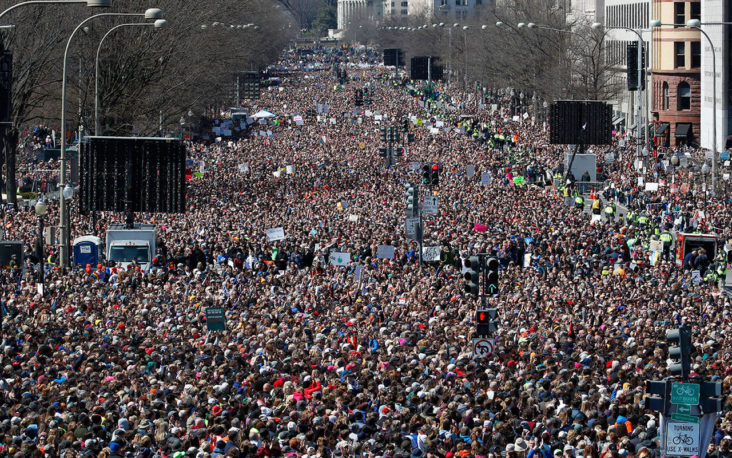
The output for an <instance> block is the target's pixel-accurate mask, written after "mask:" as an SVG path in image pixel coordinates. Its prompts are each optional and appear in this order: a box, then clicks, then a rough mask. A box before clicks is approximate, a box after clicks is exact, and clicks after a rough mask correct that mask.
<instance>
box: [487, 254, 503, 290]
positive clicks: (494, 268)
mask: <svg viewBox="0 0 732 458" xmlns="http://www.w3.org/2000/svg"><path fill="white" fill-rule="evenodd" d="M499 265H500V263H499V262H498V259H496V258H488V260H487V261H486V263H485V268H486V282H485V293H486V294H487V295H489V296H497V295H498V266H499Z"/></svg>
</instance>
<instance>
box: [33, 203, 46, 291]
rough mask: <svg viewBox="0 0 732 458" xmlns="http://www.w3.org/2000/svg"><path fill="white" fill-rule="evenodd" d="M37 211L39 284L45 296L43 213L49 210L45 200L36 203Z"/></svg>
mask: <svg viewBox="0 0 732 458" xmlns="http://www.w3.org/2000/svg"><path fill="white" fill-rule="evenodd" d="M34 209H35V211H36V216H37V217H38V266H39V267H38V284H39V285H41V288H40V292H41V296H43V290H44V285H43V281H44V278H43V277H44V274H45V272H44V271H43V256H44V254H43V215H45V214H46V211H48V207H47V206H46V204H45V203H44V202H43V200H39V201H38V203H36V205H35V207H34Z"/></svg>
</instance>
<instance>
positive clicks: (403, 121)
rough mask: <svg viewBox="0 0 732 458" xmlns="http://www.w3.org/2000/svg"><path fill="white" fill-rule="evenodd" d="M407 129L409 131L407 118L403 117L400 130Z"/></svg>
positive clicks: (404, 130) (405, 130)
mask: <svg viewBox="0 0 732 458" xmlns="http://www.w3.org/2000/svg"><path fill="white" fill-rule="evenodd" d="M407 131H409V120H408V119H404V120H402V132H407Z"/></svg>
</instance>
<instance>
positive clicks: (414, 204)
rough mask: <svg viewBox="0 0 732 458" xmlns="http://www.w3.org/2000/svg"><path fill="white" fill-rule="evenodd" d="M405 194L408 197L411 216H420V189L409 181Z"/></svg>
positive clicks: (408, 209)
mask: <svg viewBox="0 0 732 458" xmlns="http://www.w3.org/2000/svg"><path fill="white" fill-rule="evenodd" d="M406 188H407V190H406V192H405V193H404V196H405V197H406V198H407V214H408V215H409V216H411V217H416V216H419V189H418V188H417V186H415V185H414V184H412V183H407V185H406Z"/></svg>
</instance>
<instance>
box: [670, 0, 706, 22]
mask: <svg viewBox="0 0 732 458" xmlns="http://www.w3.org/2000/svg"><path fill="white" fill-rule="evenodd" d="M689 19H701V2H698V3H690V4H689V18H688V19H687V17H686V2H674V24H675V25H677V27H681V26H683V25H684V24H686V23H687V22H688V20H689Z"/></svg>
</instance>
